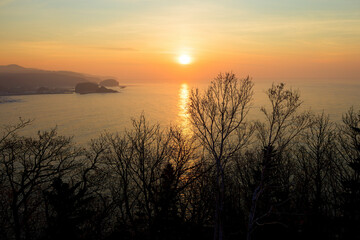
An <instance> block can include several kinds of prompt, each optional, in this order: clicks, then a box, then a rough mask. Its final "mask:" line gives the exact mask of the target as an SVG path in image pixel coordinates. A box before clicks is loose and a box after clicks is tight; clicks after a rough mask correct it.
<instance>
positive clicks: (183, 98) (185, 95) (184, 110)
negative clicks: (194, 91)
mask: <svg viewBox="0 0 360 240" xmlns="http://www.w3.org/2000/svg"><path fill="white" fill-rule="evenodd" d="M189 92H190V90H189V86H188V85H187V84H186V83H183V84H181V86H180V90H179V104H178V105H179V114H178V116H179V118H180V121H179V122H180V126H181V128H182V130H183V131H184V133H185V134H189V133H190V121H189V113H188V104H189Z"/></svg>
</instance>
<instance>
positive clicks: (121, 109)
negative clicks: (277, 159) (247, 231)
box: [0, 82, 360, 144]
mask: <svg viewBox="0 0 360 240" xmlns="http://www.w3.org/2000/svg"><path fill="white" fill-rule="evenodd" d="M270 86H271V83H256V82H255V96H254V102H253V108H252V109H251V111H250V113H249V118H251V119H261V113H260V111H259V108H260V106H263V105H266V104H267V100H266V95H265V93H264V91H265V90H266V89H267V88H269V87H270ZM287 86H291V87H292V88H293V89H299V90H300V93H301V96H302V99H303V101H304V104H303V108H304V109H309V108H311V109H312V110H313V111H314V112H317V113H320V112H321V111H323V110H324V111H325V113H327V114H329V115H330V118H331V119H332V120H334V121H337V122H339V121H341V116H342V114H343V113H344V112H346V111H347V110H348V109H349V108H350V107H351V106H354V108H355V109H357V110H358V109H360V85H356V84H353V85H349V84H314V83H308V84H287ZM193 87H194V86H193V85H190V84H185V83H184V84H139V85H128V86H127V87H126V88H125V89H122V90H120V91H121V92H120V93H117V94H87V95H79V94H59V95H58V94H53V95H27V96H13V97H11V101H9V102H6V103H1V104H0V125H1V127H3V126H4V125H9V124H13V123H16V122H17V121H18V118H19V117H22V118H23V119H33V120H34V121H33V123H32V124H31V126H29V127H27V128H26V129H24V130H23V131H22V133H23V134H26V135H33V134H36V132H37V131H38V130H48V129H51V128H53V127H55V126H57V128H58V132H59V134H61V135H66V136H74V137H75V141H76V142H78V143H79V144H84V143H86V142H88V141H89V140H90V139H92V138H96V137H98V136H99V135H100V134H101V133H104V132H106V131H107V132H115V131H118V132H122V131H124V129H125V128H130V127H131V118H135V119H136V118H138V117H139V116H140V114H141V113H144V114H145V116H146V118H147V119H148V120H149V121H150V122H152V123H156V122H158V123H160V125H161V126H163V127H167V126H169V125H170V124H173V125H182V126H183V127H186V126H187V124H188V122H187V121H186V104H187V103H188V96H189V91H190V90H191V88H193ZM196 87H199V88H205V87H206V85H197V86H196Z"/></svg>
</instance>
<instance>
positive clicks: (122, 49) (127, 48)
mask: <svg viewBox="0 0 360 240" xmlns="http://www.w3.org/2000/svg"><path fill="white" fill-rule="evenodd" d="M90 48H92V49H99V50H108V51H120V52H127V51H129V52H133V51H138V50H137V49H135V48H130V47H90Z"/></svg>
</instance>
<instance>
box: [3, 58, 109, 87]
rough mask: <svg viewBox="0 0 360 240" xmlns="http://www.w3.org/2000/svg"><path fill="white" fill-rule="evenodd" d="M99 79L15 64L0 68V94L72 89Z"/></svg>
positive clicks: (99, 79) (99, 78)
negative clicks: (43, 89) (41, 89)
mask: <svg viewBox="0 0 360 240" xmlns="http://www.w3.org/2000/svg"><path fill="white" fill-rule="evenodd" d="M101 80H102V78H101V77H97V76H91V75H87V74H82V73H76V72H69V71H46V70H40V69H33V68H24V67H21V66H19V65H16V64H11V65H7V66H0V93H5V94H6V93H22V92H26V91H35V90H36V89H39V88H40V87H46V88H74V87H75V85H76V84H78V83H81V82H96V83H98V82H100V81H101Z"/></svg>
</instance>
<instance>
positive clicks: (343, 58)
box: [0, 0, 360, 82]
mask: <svg viewBox="0 0 360 240" xmlns="http://www.w3.org/2000/svg"><path fill="white" fill-rule="evenodd" d="M182 53H187V54H189V55H191V56H192V58H193V63H192V64H190V65H186V66H184V65H180V64H178V63H177V61H176V58H177V57H178V56H179V55H180V54H182ZM12 63H15V64H19V65H22V66H25V67H33V68H41V69H49V70H71V71H78V72H84V73H90V74H98V75H105V76H115V77H117V78H118V79H119V80H124V81H126V82H131V81H133V82H139V81H149V82H150V81H167V82H173V81H174V82H179V81H193V80H206V79H211V78H212V77H213V76H214V75H216V74H217V73H218V72H220V71H222V72H224V71H230V70H232V71H233V72H236V73H238V74H240V75H243V76H245V75H250V76H252V77H253V78H254V80H256V79H264V80H265V79H269V80H282V81H283V80H297V81H307V80H311V81H313V80H319V81H351V82H354V81H359V82H360V0H271V1H270V0H252V1H249V0H247V1H243V0H234V1H233V0H222V1H218V0H216V1H215V0H209V1H200V0H198V1H196V0H195V1H194V0H192V1H187V0H182V1H171V0H143V1H141V0H0V65H7V64H12Z"/></svg>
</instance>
